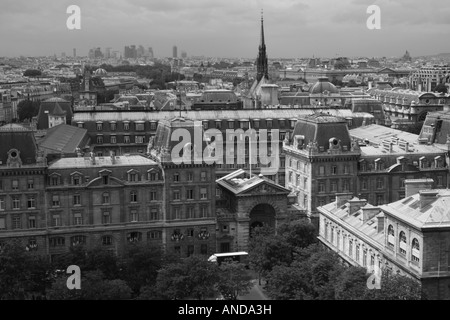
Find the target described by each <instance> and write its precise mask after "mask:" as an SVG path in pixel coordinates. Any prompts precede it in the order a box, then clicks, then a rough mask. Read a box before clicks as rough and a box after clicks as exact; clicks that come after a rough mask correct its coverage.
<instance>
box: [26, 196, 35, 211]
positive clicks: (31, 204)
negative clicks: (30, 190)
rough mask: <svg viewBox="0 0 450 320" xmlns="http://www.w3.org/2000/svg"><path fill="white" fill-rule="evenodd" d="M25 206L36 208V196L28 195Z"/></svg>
mask: <svg viewBox="0 0 450 320" xmlns="http://www.w3.org/2000/svg"><path fill="white" fill-rule="evenodd" d="M27 207H28V209H35V208H36V197H35V196H28V199H27Z"/></svg>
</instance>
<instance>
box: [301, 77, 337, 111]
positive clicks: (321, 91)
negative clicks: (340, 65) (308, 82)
mask: <svg viewBox="0 0 450 320" xmlns="http://www.w3.org/2000/svg"><path fill="white" fill-rule="evenodd" d="M309 100H310V105H311V106H342V105H343V100H344V99H343V97H342V95H341V93H340V92H339V90H338V88H336V86H335V85H334V84H332V83H331V82H329V81H328V78H319V80H318V81H317V82H316V83H315V84H313V85H312V86H311V87H310V88H309Z"/></svg>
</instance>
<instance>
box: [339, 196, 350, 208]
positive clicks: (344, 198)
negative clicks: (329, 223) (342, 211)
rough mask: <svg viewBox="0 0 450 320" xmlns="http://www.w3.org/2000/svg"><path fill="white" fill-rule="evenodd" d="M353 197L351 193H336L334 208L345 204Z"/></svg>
mask: <svg viewBox="0 0 450 320" xmlns="http://www.w3.org/2000/svg"><path fill="white" fill-rule="evenodd" d="M352 197H353V194H352V193H336V208H339V207H340V206H342V205H344V204H345V203H347V202H348V201H349V200H351V199H352Z"/></svg>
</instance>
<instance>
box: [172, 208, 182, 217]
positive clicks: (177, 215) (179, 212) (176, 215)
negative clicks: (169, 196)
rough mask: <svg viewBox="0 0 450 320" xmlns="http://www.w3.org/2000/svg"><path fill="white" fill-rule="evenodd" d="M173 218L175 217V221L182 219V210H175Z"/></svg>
mask: <svg viewBox="0 0 450 320" xmlns="http://www.w3.org/2000/svg"><path fill="white" fill-rule="evenodd" d="M173 217H174V219H176V220H179V219H181V210H180V208H179V207H175V208H173Z"/></svg>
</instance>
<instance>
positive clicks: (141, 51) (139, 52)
mask: <svg viewBox="0 0 450 320" xmlns="http://www.w3.org/2000/svg"><path fill="white" fill-rule="evenodd" d="M144 54H145V49H144V47H143V46H141V45H140V46H139V47H138V49H137V58H142V57H143V56H144Z"/></svg>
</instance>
